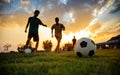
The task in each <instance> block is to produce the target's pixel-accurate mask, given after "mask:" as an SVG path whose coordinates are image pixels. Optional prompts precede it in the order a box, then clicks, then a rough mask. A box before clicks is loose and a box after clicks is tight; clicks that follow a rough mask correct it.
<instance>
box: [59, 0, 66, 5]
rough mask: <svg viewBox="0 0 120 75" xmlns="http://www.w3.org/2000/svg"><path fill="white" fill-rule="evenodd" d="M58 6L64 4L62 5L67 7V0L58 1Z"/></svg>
mask: <svg viewBox="0 0 120 75" xmlns="http://www.w3.org/2000/svg"><path fill="white" fill-rule="evenodd" d="M58 3H59V4H64V5H67V3H68V0H59V2H58Z"/></svg>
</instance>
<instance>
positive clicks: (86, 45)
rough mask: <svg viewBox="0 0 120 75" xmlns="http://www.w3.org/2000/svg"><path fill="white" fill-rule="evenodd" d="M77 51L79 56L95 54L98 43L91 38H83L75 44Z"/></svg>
mask: <svg viewBox="0 0 120 75" xmlns="http://www.w3.org/2000/svg"><path fill="white" fill-rule="evenodd" d="M74 50H75V53H76V54H77V56H79V57H82V56H93V55H94V54H95V53H96V45H95V43H94V41H93V40H91V39H89V38H81V39H79V40H78V41H77V42H76V44H75V48H74Z"/></svg>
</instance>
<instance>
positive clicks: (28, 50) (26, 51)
mask: <svg viewBox="0 0 120 75" xmlns="http://www.w3.org/2000/svg"><path fill="white" fill-rule="evenodd" d="M24 52H25V53H31V52H32V51H31V49H30V48H26V49H25V50H24Z"/></svg>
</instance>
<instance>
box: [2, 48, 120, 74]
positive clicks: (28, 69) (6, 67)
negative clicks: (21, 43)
mask: <svg viewBox="0 0 120 75" xmlns="http://www.w3.org/2000/svg"><path fill="white" fill-rule="evenodd" d="M119 72H120V50H97V52H96V55H94V56H93V57H82V58H79V57H77V56H76V54H75V53H74V52H62V53H54V52H41V53H31V54H20V53H16V54H0V75H120V73H119Z"/></svg>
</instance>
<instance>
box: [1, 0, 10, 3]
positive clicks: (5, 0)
mask: <svg viewBox="0 0 120 75" xmlns="http://www.w3.org/2000/svg"><path fill="white" fill-rule="evenodd" d="M10 1H11V0H0V2H7V3H10Z"/></svg>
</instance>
